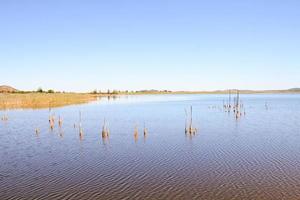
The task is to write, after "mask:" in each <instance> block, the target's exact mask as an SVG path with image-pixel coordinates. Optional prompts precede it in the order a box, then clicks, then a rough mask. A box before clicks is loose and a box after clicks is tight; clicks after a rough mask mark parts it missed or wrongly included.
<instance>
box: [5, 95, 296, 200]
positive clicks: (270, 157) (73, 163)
mask: <svg viewBox="0 0 300 200" xmlns="http://www.w3.org/2000/svg"><path fill="white" fill-rule="evenodd" d="M241 98H242V100H243V103H244V107H245V109H246V115H245V116H242V117H241V118H240V119H238V120H236V119H235V117H234V116H233V114H228V113H225V112H224V111H223V109H222V105H223V100H224V99H225V100H227V96H226V95H153V96H130V97H121V98H117V99H110V100H107V99H101V100H100V101H97V102H93V103H90V104H85V105H75V106H67V107H63V108H55V109H52V112H53V113H54V114H55V116H56V118H58V116H59V115H60V116H61V117H62V118H63V126H62V128H59V127H58V125H57V123H56V126H55V128H54V130H53V131H51V130H50V128H49V122H48V118H49V110H48V109H40V110H10V111H8V116H9V120H8V121H7V122H3V121H0V159H1V161H0V199H215V200H219V199H220V200H221V199H225V200H227V199H258V200H264V199H266V200H269V199H291V200H292V199H293V200H294V199H300V95H243V96H242V97H241ZM266 102H267V105H268V109H266V107H265V104H266ZM190 105H192V106H193V122H194V126H195V127H196V128H198V133H197V134H196V135H195V136H190V135H186V134H185V132H184V126H185V111H184V109H185V108H187V109H188V108H189V106H190ZM79 111H81V113H82V128H83V132H84V134H83V137H82V138H80V137H79V131H78V128H77V127H76V128H74V123H75V124H78V121H79ZM0 114H1V116H2V114H3V111H1V113H0ZM104 118H105V119H106V121H107V122H108V124H109V128H110V137H109V139H107V140H102V137H101V127H102V125H103V120H104ZM144 123H145V126H146V127H147V129H148V135H147V137H144V135H143V127H144ZM135 126H138V129H139V136H138V138H134V136H133V133H134V128H135ZM36 128H39V129H40V133H39V134H36V133H35V129H36Z"/></svg>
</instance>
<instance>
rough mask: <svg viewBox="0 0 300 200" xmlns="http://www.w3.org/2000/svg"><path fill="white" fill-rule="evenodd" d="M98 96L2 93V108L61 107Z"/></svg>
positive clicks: (91, 99)
mask: <svg viewBox="0 0 300 200" xmlns="http://www.w3.org/2000/svg"><path fill="white" fill-rule="evenodd" d="M98 96H99V95H93V94H87V93H52V94H49V93H25V94H18V93H2V94H1V93H0V109H12V108H49V107H60V106H66V105H72V104H82V103H87V102H90V101H94V100H96V99H97V97H98Z"/></svg>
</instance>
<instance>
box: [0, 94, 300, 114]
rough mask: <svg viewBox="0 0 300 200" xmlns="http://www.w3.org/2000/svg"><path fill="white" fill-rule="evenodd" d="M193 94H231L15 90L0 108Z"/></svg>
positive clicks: (1, 97) (3, 96) (0, 98)
mask: <svg viewBox="0 0 300 200" xmlns="http://www.w3.org/2000/svg"><path fill="white" fill-rule="evenodd" d="M230 91H231V94H235V93H236V92H237V90H230ZM239 93H240V94H300V90H263V91H254V90H253V91H252V90H239ZM176 94H183V95H192V94H199V95H201V94H203V95H210V94H212V95H213V94H229V90H227V91H199V92H196V91H195V92H188V91H177V92H170V91H169V92H162V91H160V92H159V91H157V92H153V91H152V92H147V91H144V92H127V93H125V92H119V93H109V94H108V93H101V94H100V93H46V92H43V93H38V92H28V93H27V92H15V93H0V109H1V110H5V109H26V108H32V109H38V108H52V107H53V108H54V107H62V106H67V105H74V104H82V103H88V102H91V101H95V100H97V99H99V98H115V97H117V96H126V95H176Z"/></svg>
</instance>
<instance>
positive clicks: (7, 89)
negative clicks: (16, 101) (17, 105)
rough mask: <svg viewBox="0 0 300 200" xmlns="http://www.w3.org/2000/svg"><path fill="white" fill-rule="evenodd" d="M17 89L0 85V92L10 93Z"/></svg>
mask: <svg viewBox="0 0 300 200" xmlns="http://www.w3.org/2000/svg"><path fill="white" fill-rule="evenodd" d="M17 91H18V90H17V89H15V88H13V87H11V86H7V85H0V93H11V92H17Z"/></svg>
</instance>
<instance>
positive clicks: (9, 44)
mask: <svg viewBox="0 0 300 200" xmlns="http://www.w3.org/2000/svg"><path fill="white" fill-rule="evenodd" d="M299 10H300V1H299V0H284V1H283V0H243V1H241V0H226V1H225V0H206V1H204V0H147V1H146V0H42V1H41V0H0V85H4V84H5V85H11V86H13V87H15V88H17V89H20V90H36V89H37V88H38V87H42V88H44V89H54V90H60V91H91V90H94V89H98V90H107V89H111V90H113V89H116V90H141V89H159V90H164V89H166V90H190V91H192V90H198V91H199V90H219V89H228V88H238V89H256V90H262V89H287V88H294V87H300V12H299Z"/></svg>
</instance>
